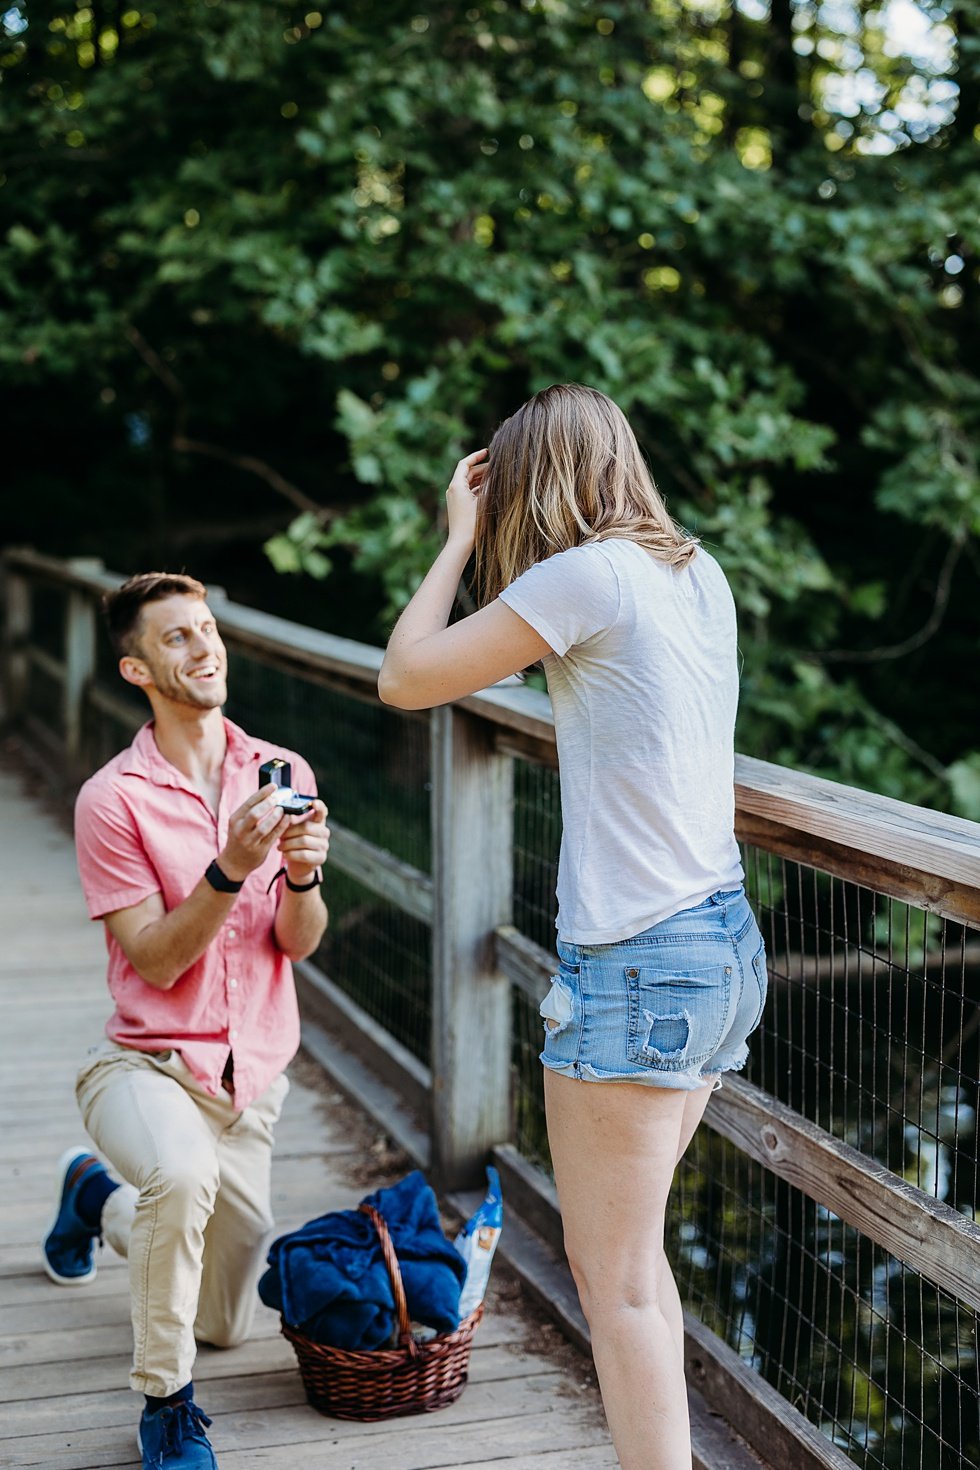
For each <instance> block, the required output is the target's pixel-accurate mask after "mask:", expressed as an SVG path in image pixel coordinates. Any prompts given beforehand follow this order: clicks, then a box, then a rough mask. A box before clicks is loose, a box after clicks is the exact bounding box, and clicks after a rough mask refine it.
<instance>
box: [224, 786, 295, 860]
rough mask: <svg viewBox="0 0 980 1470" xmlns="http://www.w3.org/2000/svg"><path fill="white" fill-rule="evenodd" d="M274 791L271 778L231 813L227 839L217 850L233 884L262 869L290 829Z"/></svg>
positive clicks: (288, 821)
mask: <svg viewBox="0 0 980 1470" xmlns="http://www.w3.org/2000/svg"><path fill="white" fill-rule="evenodd" d="M275 790H276V787H275V786H274V784H273V783H272V782H271V781H270V782H269V784H268V785H267V786H262V787H260V788H259V790H258V791H256V793H255V795H254V796H250V797H249V798H248V800H247V801H243V802H242V804H241V806H240V807H239V808H238V810H237V811H235V812H233V813H232V816H231V820H230V821H229V823H228V840H227V842H226V843H225V845H224V847H223V848H222V849H221V851H220V852H219V853H218V867H219V868H220V869H221V871H222V872H223V873H224V874H225V876H226V877H228V878H230V879H231V880H232V882H233V883H238V882H239V881H241V880H243V879H245V878H247V877H248V875H249V873H254V872H255V870H256V868H261V866H262V864H263V863H264V862H265V860H266V858H267V857H268V856H269V853H270V852H271V851H272V849H273V847H274V846H275V844H276V841H277V840H278V839H279V838H280V837H282V836H283V835H284V833H286V832H287V830H288V828H289V824H290V820H291V819H290V818H289V817H288V816H287V815H286V813H285V812H284V811H283V809H282V807H281V806H276V804H275V802H274V801H273V800H272V796H273V794H274V792H275Z"/></svg>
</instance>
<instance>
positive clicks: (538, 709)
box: [3, 550, 980, 928]
mask: <svg viewBox="0 0 980 1470" xmlns="http://www.w3.org/2000/svg"><path fill="white" fill-rule="evenodd" d="M3 561H4V564H5V565H6V566H7V567H9V568H11V569H12V570H14V571H17V572H20V573H22V574H26V575H28V576H32V577H36V578H38V579H41V580H44V581H47V582H53V583H57V584H59V585H61V586H62V587H64V588H66V589H76V590H86V591H88V592H89V593H92V594H101V593H102V592H105V591H108V590H112V589H114V588H116V587H118V586H119V584H120V582H121V581H122V578H121V577H120V576H118V575H115V574H113V573H111V572H105V571H96V570H91V569H86V568H85V567H84V566H83V565H80V564H78V563H76V564H74V565H72V564H69V563H65V562H62V561H59V560H58V559H57V558H55V557H50V556H42V555H41V554H39V553H38V552H35V551H30V550H11V551H6V552H5V553H4V554H3ZM214 607H215V612H216V613H217V616H218V618H219V621H220V624H221V629H222V633H223V635H224V636H225V638H226V640H227V641H228V643H229V644H230V645H231V646H232V647H234V648H236V649H239V650H242V651H248V652H251V653H252V654H254V655H255V656H256V657H259V658H262V659H263V660H265V661H270V662H275V663H276V664H277V665H278V666H280V667H283V668H288V669H289V670H291V671H295V672H299V673H305V674H307V675H308V676H310V677H314V678H317V679H318V680H320V681H326V682H328V683H331V684H334V685H336V686H337V687H340V688H343V689H345V690H346V691H347V692H349V693H356V694H358V695H359V696H360V697H362V698H371V699H376V698H377V677H378V670H379V668H380V666H381V660H382V657H383V654H382V651H381V649H379V648H375V647H373V646H372V645H371V644H367V643H359V642H357V641H356V640H354V639H350V638H339V637H337V636H336V635H335V634H332V633H324V632H320V631H319V630H317V629H315V628H308V627H305V626H304V625H303V624H301V623H294V622H291V621H289V620H288V619H286V618H279V617H275V616H273V615H272V614H270V613H264V612H259V611H257V610H256V609H254V608H249V607H243V606H242V605H241V604H239V603H235V602H231V601H229V600H227V599H225V598H224V597H223V596H222V595H219V596H216V597H215V598H214ZM457 707H459V708H462V709H464V710H467V711H469V712H470V713H472V714H475V715H478V716H479V717H480V718H481V719H483V720H486V721H487V722H488V723H489V724H491V725H493V726H494V727H495V728H496V730H497V743H498V748H499V749H500V751H501V753H504V754H511V755H519V756H522V757H523V758H525V759H529V760H536V761H540V762H542V763H545V764H548V765H554V764H555V763H556V756H555V727H554V719H553V717H552V713H551V705H550V702H549V700H548V697H547V695H546V694H543V693H542V692H541V691H540V690H536V689H527V688H524V687H521V686H516V687H515V686H512V685H507V686H499V685H498V686H496V687H494V688H492V689H486V690H482V691H481V692H480V693H478V694H472V695H469V696H468V697H467V698H465V699H462V700H459V701H458V705H457ZM735 800H736V832H737V835H738V837H739V839H740V840H741V841H743V842H746V843H750V844H752V845H754V846H758V847H762V848H765V849H766V850H767V851H769V852H772V853H776V854H777V855H779V856H781V857H785V858H788V859H790V860H792V861H794V862H799V863H803V864H805V865H807V866H809V867H813V868H817V869H820V870H821V871H824V872H828V873H832V874H833V875H834V876H836V877H839V878H843V879H846V880H847V881H849V882H853V883H858V884H861V885H862V886H864V887H867V888H869V889H874V890H875V891H876V892H879V893H882V894H885V895H887V896H889V897H891V898H896V899H899V900H901V901H902V902H905V903H910V904H913V905H915V906H917V907H919V908H924V909H928V910H929V911H930V912H933V913H936V914H940V915H943V916H944V917H946V918H950V919H953V920H956V921H959V922H961V923H964V924H967V925H970V926H971V927H973V928H980V823H978V822H970V821H967V820H966V819H964V818H962V817H953V816H948V815H945V814H943V813H941V812H934V811H930V810H928V809H926V808H923V807H915V806H910V805H909V804H908V803H907V802H903V801H896V800H895V799H894V798H893V797H890V796H880V795H878V794H877V793H875V792H869V791H861V790H858V789H856V788H854V787H851V786H844V785H841V784H840V783H838V782H835V781H828V780H826V779H824V778H823V777H820V776H812V775H809V774H807V773H806V772H802V771H795V770H792V769H791V768H788V767H785V766H777V765H773V764H771V763H770V762H768V761H761V760H756V759H754V758H753V757H751V756H746V755H738V756H737V757H736V762H735Z"/></svg>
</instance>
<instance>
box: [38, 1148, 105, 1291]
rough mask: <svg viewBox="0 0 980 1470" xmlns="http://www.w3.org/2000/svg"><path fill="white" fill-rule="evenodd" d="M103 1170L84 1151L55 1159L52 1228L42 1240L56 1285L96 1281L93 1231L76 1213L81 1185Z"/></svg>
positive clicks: (46, 1264) (47, 1268) (95, 1236)
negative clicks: (56, 1192) (55, 1195)
mask: <svg viewBox="0 0 980 1470" xmlns="http://www.w3.org/2000/svg"><path fill="white" fill-rule="evenodd" d="M96 1173H100V1174H105V1173H106V1170H105V1168H104V1166H103V1165H102V1164H100V1163H99V1161H98V1159H97V1158H96V1157H95V1155H94V1154H92V1153H89V1151H88V1149H87V1148H70V1149H68V1150H67V1152H65V1153H63V1154H62V1156H61V1158H60V1159H59V1160H58V1203H57V1205H56V1206H55V1216H54V1219H53V1221H52V1222H51V1228H50V1230H49V1231H48V1233H47V1235H46V1236H45V1237H44V1243H43V1245H42V1250H43V1251H44V1269H45V1271H47V1273H48V1275H49V1276H50V1277H51V1280H52V1281H57V1282H58V1284H59V1286H87V1285H88V1283H89V1282H90V1281H94V1280H95V1252H94V1249H93V1247H94V1243H95V1241H96V1240H97V1239H98V1236H99V1232H98V1230H97V1229H95V1230H93V1228H92V1226H91V1225H89V1224H88V1223H87V1222H86V1221H85V1220H83V1219H82V1217H81V1215H80V1214H79V1211H78V1195H79V1191H80V1190H81V1187H82V1185H83V1184H84V1183H85V1181H86V1180H87V1179H91V1178H92V1176H93V1175H94V1174H96Z"/></svg>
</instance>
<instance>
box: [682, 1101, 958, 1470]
mask: <svg viewBox="0 0 980 1470" xmlns="http://www.w3.org/2000/svg"><path fill="white" fill-rule="evenodd" d="M668 1253H669V1255H670V1259H671V1261H672V1263H673V1266H674V1271H675V1274H676V1277H677V1283H678V1287H679V1290H680V1292H681V1296H682V1298H683V1300H684V1303H685V1305H686V1307H687V1308H688V1310H689V1311H691V1312H693V1313H694V1315H695V1316H697V1317H699V1318H700V1320H701V1321H702V1322H704V1323H705V1324H706V1325H707V1326H709V1327H710V1328H711V1329H712V1331H714V1332H716V1333H717V1334H718V1335H719V1336H720V1337H722V1338H724V1339H725V1340H726V1341H727V1342H728V1343H729V1345H730V1346H731V1347H733V1348H734V1349H735V1350H736V1351H737V1352H738V1353H739V1355H740V1356H741V1357H742V1358H743V1359H744V1360H745V1361H747V1362H748V1363H750V1364H751V1366H752V1367H753V1368H755V1369H756V1370H757V1371H758V1372H760V1373H761V1374H763V1376H764V1377H765V1378H767V1379H768V1380H769V1382H770V1383H772V1384H773V1385H774V1387H775V1388H777V1389H778V1390H779V1392H780V1393H782V1394H783V1396H784V1397H786V1398H787V1399H789V1400H790V1401H791V1402H792V1403H793V1404H794V1405H795V1406H796V1407H797V1408H798V1409H800V1411H801V1412H802V1413H804V1414H805V1415H806V1416H807V1418H809V1419H810V1420H812V1421H813V1422H814V1423H815V1424H817V1425H819V1427H820V1428H821V1429H822V1430H823V1432H824V1433H825V1434H827V1435H828V1436H829V1437H830V1438H831V1439H832V1440H833V1441H834V1443H835V1444H837V1445H838V1446H839V1447H840V1448H841V1449H842V1450H843V1451H844V1452H845V1453H846V1454H847V1455H848V1456H849V1457H850V1458H851V1459H852V1460H853V1461H854V1462H855V1464H857V1465H860V1466H862V1467H865V1470H879V1467H880V1470H967V1467H975V1466H976V1465H977V1464H978V1463H980V1430H978V1403H980V1398H978V1394H980V1378H978V1363H977V1321H976V1317H975V1316H974V1314H973V1313H972V1312H970V1311H968V1310H967V1309H966V1308H964V1307H963V1306H961V1305H960V1304H959V1303H957V1302H956V1301H955V1300H954V1299H953V1298H952V1297H950V1296H949V1295H947V1294H946V1293H945V1292H943V1291H940V1290H938V1289H937V1288H936V1287H934V1286H931V1285H930V1284H929V1283H928V1282H927V1281H925V1280H924V1279H923V1278H922V1277H921V1276H919V1275H917V1274H916V1272H914V1271H912V1270H910V1269H908V1268H907V1267H904V1266H902V1265H901V1263H900V1262H898V1261H896V1260H895V1258H894V1257H893V1256H891V1255H889V1254H888V1253H887V1252H886V1251H884V1250H882V1249H881V1248H880V1247H879V1246H877V1245H875V1244H873V1243H872V1242H871V1241H868V1240H867V1239H865V1238H863V1237H861V1236H860V1235H859V1234H858V1232H857V1231H855V1230H853V1229H852V1228H851V1227H850V1226H848V1225H845V1224H844V1223H843V1222H842V1221H841V1220H839V1219H837V1217H836V1216H834V1215H832V1214H831V1213H830V1212H829V1211H828V1210H826V1209H824V1208H823V1207H822V1206H820V1205H817V1204H815V1203H814V1202H813V1201H812V1200H810V1199H808V1198H807V1197H806V1196H805V1195H803V1194H801V1193H800V1192H799V1191H798V1190H796V1189H794V1188H793V1187H792V1186H791V1185H789V1184H787V1183H786V1182H785V1181H783V1180H780V1179H777V1178H776V1177H775V1176H774V1175H773V1174H770V1173H769V1172H768V1171H767V1170H766V1169H764V1168H762V1166H761V1165H759V1164H756V1163H754V1162H753V1161H752V1160H751V1159H749V1158H747V1157H746V1156H745V1155H744V1154H742V1153H740V1152H739V1150H738V1149H737V1148H735V1147H734V1146H733V1145H732V1144H730V1143H729V1142H727V1140H725V1139H722V1138H720V1137H719V1136H718V1135H717V1134H713V1133H711V1132H710V1131H709V1130H708V1129H701V1130H700V1131H699V1133H698V1134H697V1135H696V1137H695V1140H694V1143H693V1144H692V1145H691V1148H690V1149H689V1151H688V1154H687V1155H686V1157H685V1159H684V1161H683V1162H682V1164H681V1166H680V1168H679V1170H678V1174H677V1184H676V1188H675V1191H674V1198H673V1201H672V1205H671V1209H670V1214H669V1220H668Z"/></svg>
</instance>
